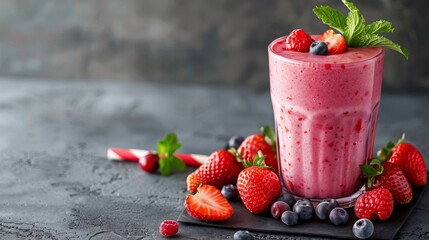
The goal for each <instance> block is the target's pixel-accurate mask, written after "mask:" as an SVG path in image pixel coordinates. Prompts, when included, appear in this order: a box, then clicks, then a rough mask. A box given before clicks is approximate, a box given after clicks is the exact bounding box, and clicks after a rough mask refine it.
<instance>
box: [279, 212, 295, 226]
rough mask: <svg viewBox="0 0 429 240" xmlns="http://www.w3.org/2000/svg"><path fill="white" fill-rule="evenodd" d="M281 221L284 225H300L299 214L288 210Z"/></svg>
mask: <svg viewBox="0 0 429 240" xmlns="http://www.w3.org/2000/svg"><path fill="white" fill-rule="evenodd" d="M281 219H282V222H283V223H284V224H286V225H289V226H293V225H296V224H298V221H299V216H298V213H296V212H292V211H290V210H287V211H285V212H284V213H283V214H282V217H281Z"/></svg>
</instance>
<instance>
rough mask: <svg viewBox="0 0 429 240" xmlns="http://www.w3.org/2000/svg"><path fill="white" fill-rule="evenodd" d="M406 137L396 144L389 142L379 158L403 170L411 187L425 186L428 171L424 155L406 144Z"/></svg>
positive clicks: (379, 154)
mask: <svg viewBox="0 0 429 240" xmlns="http://www.w3.org/2000/svg"><path fill="white" fill-rule="evenodd" d="M404 140H405V135H402V137H401V139H399V140H398V142H397V143H396V144H394V143H393V142H392V141H389V142H388V143H387V145H386V146H385V147H384V148H383V149H381V150H380V151H378V153H377V154H378V157H379V158H380V159H382V160H387V161H388V162H391V163H393V164H395V165H396V166H398V167H399V168H401V169H402V171H403V172H404V174H405V176H406V177H407V179H408V181H409V182H410V185H411V186H424V185H426V183H427V170H426V165H425V161H424V159H423V156H422V154H421V153H420V152H419V150H417V148H416V147H414V146H413V145H411V144H409V143H404Z"/></svg>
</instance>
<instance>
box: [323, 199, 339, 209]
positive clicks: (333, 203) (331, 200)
mask: <svg viewBox="0 0 429 240" xmlns="http://www.w3.org/2000/svg"><path fill="white" fill-rule="evenodd" d="M326 201H327V202H329V203H330V204H332V206H333V208H336V207H339V206H340V204H339V203H338V202H337V200H335V199H328V200H326Z"/></svg>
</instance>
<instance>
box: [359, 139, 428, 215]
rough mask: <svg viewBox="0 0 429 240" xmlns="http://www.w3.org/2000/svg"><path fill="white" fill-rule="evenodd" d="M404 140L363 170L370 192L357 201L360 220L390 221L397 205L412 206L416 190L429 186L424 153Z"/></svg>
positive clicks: (382, 152)
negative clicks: (414, 188)
mask: <svg viewBox="0 0 429 240" xmlns="http://www.w3.org/2000/svg"><path fill="white" fill-rule="evenodd" d="M404 138H405V137H404V136H402V138H401V139H399V141H398V142H397V143H396V144H394V143H393V142H391V141H390V142H388V143H387V145H386V147H384V148H383V149H381V150H380V151H378V154H377V155H378V158H374V159H372V160H371V161H370V162H369V164H368V165H360V166H359V167H360V168H361V170H362V172H363V174H364V176H365V177H366V179H367V182H366V185H365V187H366V190H367V191H366V192H365V193H364V194H362V195H361V196H359V198H358V199H357V201H356V205H355V213H356V216H357V217H359V218H368V219H371V220H386V219H388V218H389V217H390V215H391V214H392V212H393V209H394V206H395V205H405V204H409V203H410V202H411V200H412V198H413V189H412V187H420V186H423V185H425V184H426V183H427V172H426V166H425V162H424V159H423V157H422V155H421V153H420V152H419V151H418V150H417V148H415V147H414V146H413V145H411V144H409V143H404ZM374 202H377V203H378V204H373V203H374Z"/></svg>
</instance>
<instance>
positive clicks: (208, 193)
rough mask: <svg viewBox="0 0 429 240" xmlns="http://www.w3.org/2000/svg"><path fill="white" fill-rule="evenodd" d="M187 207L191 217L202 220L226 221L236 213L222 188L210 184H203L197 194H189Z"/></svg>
mask: <svg viewBox="0 0 429 240" xmlns="http://www.w3.org/2000/svg"><path fill="white" fill-rule="evenodd" d="M185 209H186V211H187V212H188V214H189V215H190V216H191V217H193V218H196V219H199V220H202V221H225V220H227V219H229V218H230V217H231V216H232V214H233V213H234V210H233V208H232V207H231V205H230V204H229V202H228V200H226V198H225V197H224V196H223V195H222V193H221V192H220V190H219V189H217V188H216V187H214V186H210V185H201V186H200V187H198V191H197V193H196V194H194V195H191V194H188V196H186V200H185Z"/></svg>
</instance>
